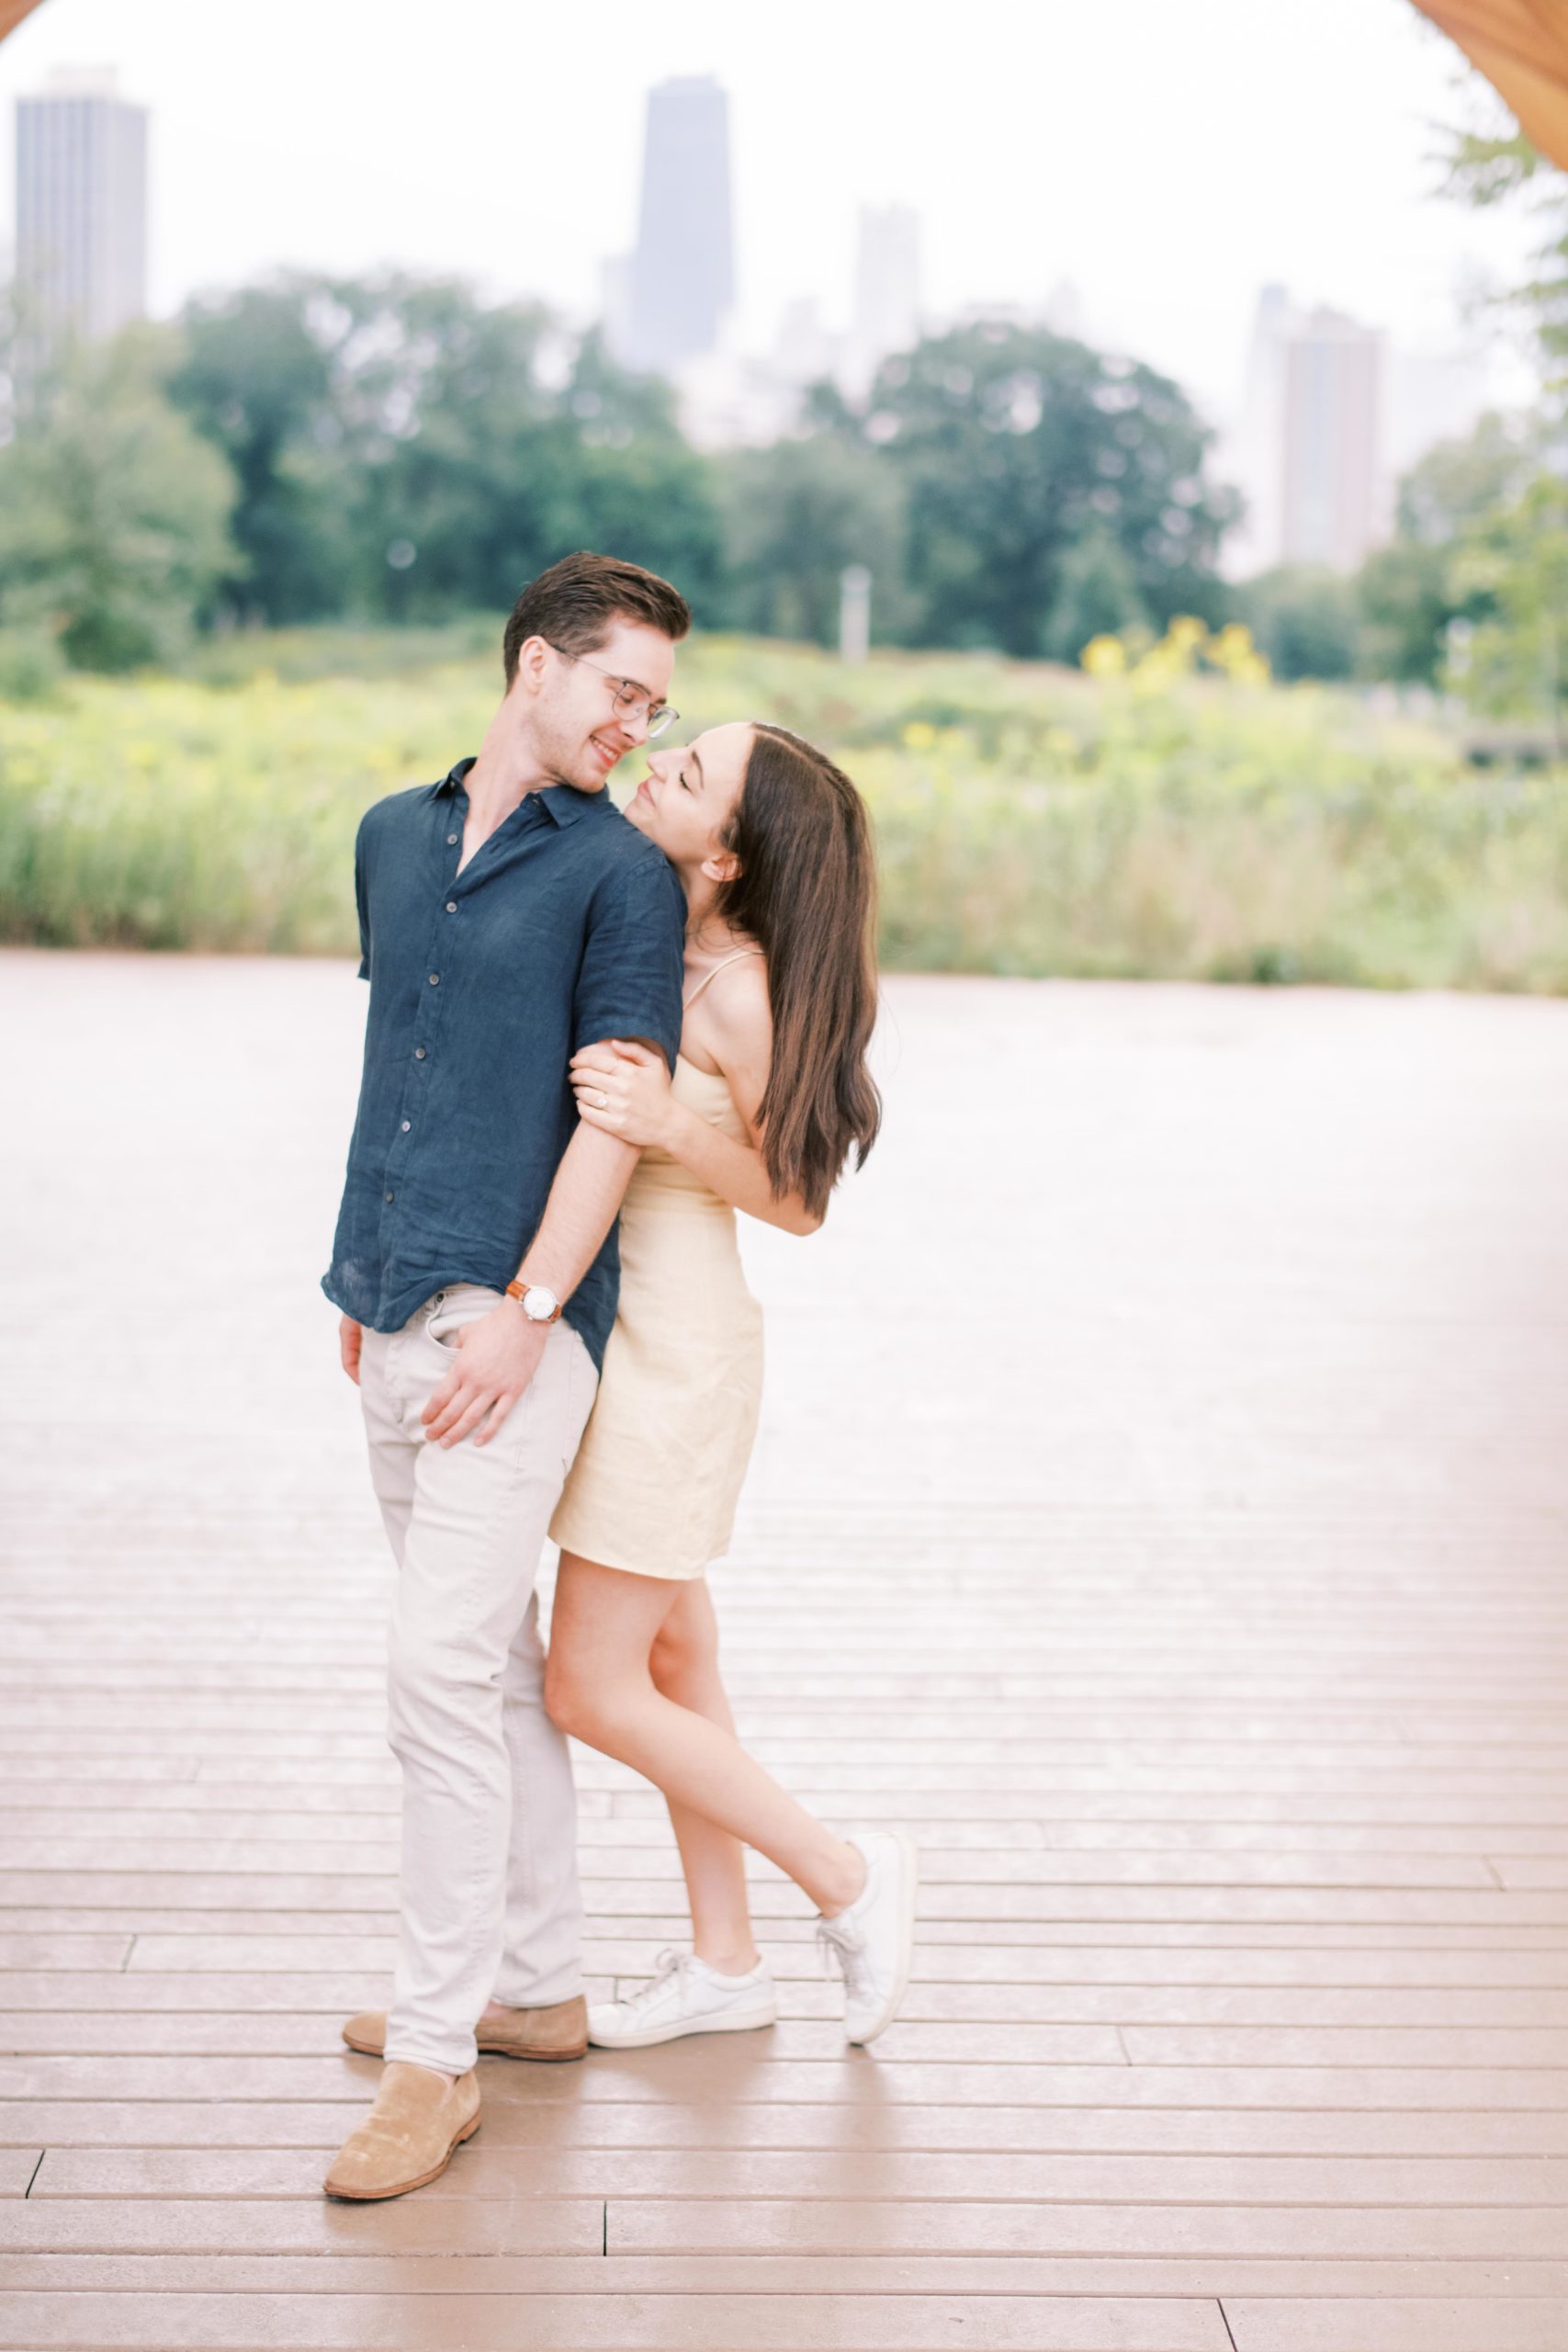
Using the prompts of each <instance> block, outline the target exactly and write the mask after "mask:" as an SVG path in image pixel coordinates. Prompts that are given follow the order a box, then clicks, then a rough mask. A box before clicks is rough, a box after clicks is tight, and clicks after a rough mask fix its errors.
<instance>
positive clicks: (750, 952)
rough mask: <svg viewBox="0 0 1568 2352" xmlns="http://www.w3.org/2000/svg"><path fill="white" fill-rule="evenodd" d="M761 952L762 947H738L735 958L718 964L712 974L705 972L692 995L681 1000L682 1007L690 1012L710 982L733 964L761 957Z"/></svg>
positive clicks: (729, 958)
mask: <svg viewBox="0 0 1568 2352" xmlns="http://www.w3.org/2000/svg"><path fill="white" fill-rule="evenodd" d="M761 952H762V951H761V948H760V947H738V948H737V949H736V951H735V953H734V955H733V956H726V957H725V958H724V961H723V962H722V963H721V964H716V965H715V966H714V967H713V969H712V971H711V972H705V973H704V974H703V977H702V978H701V979H700V980H699V981H698V982H697V985H696V987H695V988H694V989H693V990H692V993H691V995H690V996H688V997H682V1000H681V1001H682V1006H683V1007H685V1008H686V1009H688V1010H689V1009H690V1007H691V1006H693V1005H694V1004H695V1002H696V1001H697V999H698V997H700V996H701V994H702V992H703V990H704V989H705V988H706V986H707V984H708V982H709V981H710V980H716V979H717V978H718V976H719V974H720V973H721V972H728V969H729V967H730V966H731V964H739V963H740V962H742V961H743V960H744V958H745V957H746V956H760V955H761Z"/></svg>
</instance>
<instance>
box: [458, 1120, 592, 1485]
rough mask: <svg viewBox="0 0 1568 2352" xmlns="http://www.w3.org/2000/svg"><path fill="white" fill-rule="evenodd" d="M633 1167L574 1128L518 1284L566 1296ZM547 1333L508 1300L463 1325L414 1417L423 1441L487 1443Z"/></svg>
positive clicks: (585, 1130) (531, 1370)
mask: <svg viewBox="0 0 1568 2352" xmlns="http://www.w3.org/2000/svg"><path fill="white" fill-rule="evenodd" d="M636 1166H637V1151H636V1148H634V1147H633V1146H632V1145H631V1144H626V1143H623V1142H622V1141H621V1139H620V1137H619V1136H606V1135H600V1134H598V1133H597V1132H596V1131H595V1130H594V1129H593V1128H592V1127H588V1126H580V1127H579V1128H578V1130H577V1132H576V1134H575V1135H574V1136H572V1138H571V1141H570V1143H569V1144H568V1146H567V1148H566V1151H565V1153H564V1155H563V1156H562V1159H561V1163H560V1166H559V1167H558V1169H557V1170H556V1174H555V1182H554V1183H553V1184H552V1185H551V1186H550V1196H549V1199H548V1200H547V1202H546V1204H545V1214H544V1216H542V1217H541V1218H540V1219H539V1229H538V1231H537V1232H536V1234H535V1236H534V1238H533V1239H532V1241H530V1242H529V1244H528V1247H527V1249H526V1250H525V1251H524V1253H523V1263H522V1265H521V1266H520V1267H519V1268H518V1270H517V1272H518V1276H519V1279H520V1280H521V1281H523V1282H525V1283H544V1285H545V1287H546V1288H547V1290H553V1291H554V1293H555V1295H556V1296H557V1297H558V1298H559V1299H568V1298H570V1296H571V1294H572V1292H573V1291H574V1290H575V1289H576V1288H577V1285H578V1283H580V1282H581V1280H582V1277H583V1275H584V1274H585V1273H586V1272H588V1269H589V1267H590V1266H591V1265H592V1263H593V1261H594V1259H595V1258H596V1257H597V1256H598V1254H599V1250H600V1247H601V1245H602V1244H603V1242H604V1236H605V1235H606V1234H607V1233H608V1232H609V1230H610V1227H612V1225H614V1223H615V1216H616V1213H617V1211H618V1210H619V1208H620V1205H621V1200H622V1197H623V1195H624V1194H625V1192H626V1186H627V1184H628V1183H629V1182H631V1173H632V1170H633V1169H634V1168H635V1167H636ZM549 1328H550V1327H549V1325H548V1324H547V1323H530V1322H529V1320H528V1318H527V1317H526V1316H525V1314H524V1312H523V1308H522V1306H521V1305H520V1303H519V1302H518V1301H517V1300H516V1299H514V1298H503V1299H502V1302H501V1305H500V1306H494V1307H491V1311H490V1313H489V1314H488V1315H481V1316H480V1317H479V1319H478V1320H477V1321H476V1322H473V1323H470V1324H469V1325H468V1328H467V1329H465V1330H464V1331H463V1333H462V1335H461V1337H460V1339H459V1341H458V1348H457V1362H456V1363H454V1365H453V1367H452V1369H451V1371H450V1372H449V1373H448V1374H447V1375H446V1379H445V1380H444V1381H443V1382H442V1384H441V1385H440V1387H439V1388H438V1389H437V1390H436V1391H435V1394H434V1396H433V1397H432V1398H431V1400H430V1402H429V1404H428V1405H426V1407H425V1408H424V1411H423V1414H422V1415H421V1419H423V1422H424V1425H425V1428H426V1430H427V1431H428V1433H429V1435H430V1436H431V1437H432V1438H434V1440H435V1441H436V1442H437V1443H438V1444H441V1445H446V1446H452V1445H460V1444H461V1443H462V1442H463V1440H464V1439H465V1438H466V1437H468V1436H470V1435H472V1436H473V1439H474V1443H475V1444H476V1445H488V1444H489V1443H490V1441H491V1438H492V1437H494V1436H495V1435H496V1433H497V1431H498V1430H500V1428H501V1426H502V1422H503V1421H504V1420H505V1419H506V1417H507V1415H508V1413H510V1412H511V1410H512V1408H513V1405H515V1404H516V1402H517V1400H518V1398H519V1397H521V1396H522V1395H523V1392H524V1390H525V1388H526V1387H527V1385H528V1383H529V1382H530V1381H531V1380H532V1379H533V1377H534V1374H535V1373H536V1371H537V1370H538V1367H539V1359H540V1357H541V1356H542V1355H543V1354H544V1352H545V1341H546V1339H547V1336H548V1333H549Z"/></svg>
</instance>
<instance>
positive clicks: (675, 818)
mask: <svg viewBox="0 0 1568 2352" xmlns="http://www.w3.org/2000/svg"><path fill="white" fill-rule="evenodd" d="M751 743H752V730H751V728H750V725H749V724H748V722H747V721H746V720H744V719H737V720H735V721H733V722H732V723H731V724H730V725H729V726H728V727H710V728H708V729H707V730H706V732H705V733H704V734H702V735H699V736H697V738H696V739H695V741H693V742H690V743H684V744H672V745H671V748H670V749H669V750H668V751H664V750H662V749H660V750H657V751H650V752H649V753H648V755H647V756H648V774H647V775H646V776H645V777H644V778H643V780H642V782H641V783H640V784H639V785H638V786H637V790H636V792H635V793H634V794H633V795H632V797H631V799H630V801H629V802H628V803H627V806H626V815H627V816H628V817H629V818H630V820H631V821H632V823H633V824H634V825H635V826H636V827H637V831H638V832H641V833H646V834H647V835H648V837H649V841H651V842H657V843H658V845H659V847H660V849H661V850H662V851H663V852H664V854H665V856H666V857H667V858H668V859H669V860H670V863H671V865H673V866H675V867H677V868H678V869H679V870H681V871H682V872H684V873H688V874H692V873H695V872H696V871H698V869H699V868H700V867H701V866H702V865H703V862H704V860H705V858H708V857H713V856H717V855H719V854H722V843H723V839H724V832H725V828H726V827H727V825H728V822H729V818H730V813H731V811H732V810H733V809H734V807H735V804H736V802H737V801H738V800H739V797H740V788H741V786H742V785H743V784H744V783H745V781H746V763H747V762H748V761H749V760H750V756H751Z"/></svg>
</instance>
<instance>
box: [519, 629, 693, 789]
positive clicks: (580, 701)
mask: <svg viewBox="0 0 1568 2352" xmlns="http://www.w3.org/2000/svg"><path fill="white" fill-rule="evenodd" d="M528 651H529V649H525V660H524V663H523V665H522V667H521V668H520V670H519V680H520V681H521V680H522V679H523V677H524V675H525V672H526V671H527V669H528V667H529V664H528V661H527V654H528ZM674 674H675V648H674V646H673V645H672V644H671V641H670V639H668V638H667V637H665V636H663V635H662V634H661V633H660V630H658V629H656V628H649V626H648V624H647V623H646V622H644V621H634V620H625V619H621V618H616V619H615V621H614V622H613V623H612V625H611V628H610V631H609V634H608V636H607V637H606V638H605V639H604V643H603V644H602V645H596V646H595V647H594V648H593V650H592V652H589V653H582V654H579V655H578V656H576V657H575V658H573V657H572V656H570V655H568V654H562V653H558V652H557V651H556V650H555V649H554V648H553V647H547V648H545V650H544V651H543V653H542V654H541V656H540V661H539V671H538V688H537V701H536V704H535V707H534V712H533V729H532V731H533V734H534V738H535V741H536V746H537V750H538V754H539V757H540V760H541V762H542V763H543V764H544V765H545V766H546V767H547V769H548V770H549V772H550V773H551V775H554V776H556V777H557V778H558V780H559V782H560V783H562V784H570V785H571V786H574V787H575V789H576V790H577V791H579V792H597V791H598V790H599V789H600V787H601V786H603V785H604V782H605V781H606V779H607V778H608V776H609V774H610V771H611V769H612V768H613V767H614V766H615V763H616V761H617V760H619V759H621V758H622V757H623V756H624V754H625V753H626V752H629V751H632V750H634V749H635V748H636V746H637V744H638V743H643V742H646V741H647V740H648V712H649V707H650V706H651V707H652V708H654V709H655V710H657V709H658V707H659V706H660V704H661V703H662V702H663V701H665V699H666V698H667V696H668V695H669V692H670V682H671V678H672V677H673V676H674ZM623 684H629V685H633V686H636V687H637V688H638V689H639V690H640V692H641V693H642V695H644V696H645V697H646V699H645V700H644V701H643V702H642V703H641V704H640V705H639V706H638V707H637V708H636V709H635V710H630V711H617V709H616V708H615V697H616V695H617V694H618V692H619V691H620V689H621V687H622V686H623Z"/></svg>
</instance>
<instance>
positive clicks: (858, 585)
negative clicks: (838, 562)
mask: <svg viewBox="0 0 1568 2352" xmlns="http://www.w3.org/2000/svg"><path fill="white" fill-rule="evenodd" d="M870 650H871V574H870V572H869V571H867V570H866V568H865V565H864V564H863V563H852V564H849V565H847V566H846V568H845V569H844V570H843V571H841V572H840V574H839V659H840V662H863V661H864V660H865V657H866V655H867V653H868V652H869V651H870Z"/></svg>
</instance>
